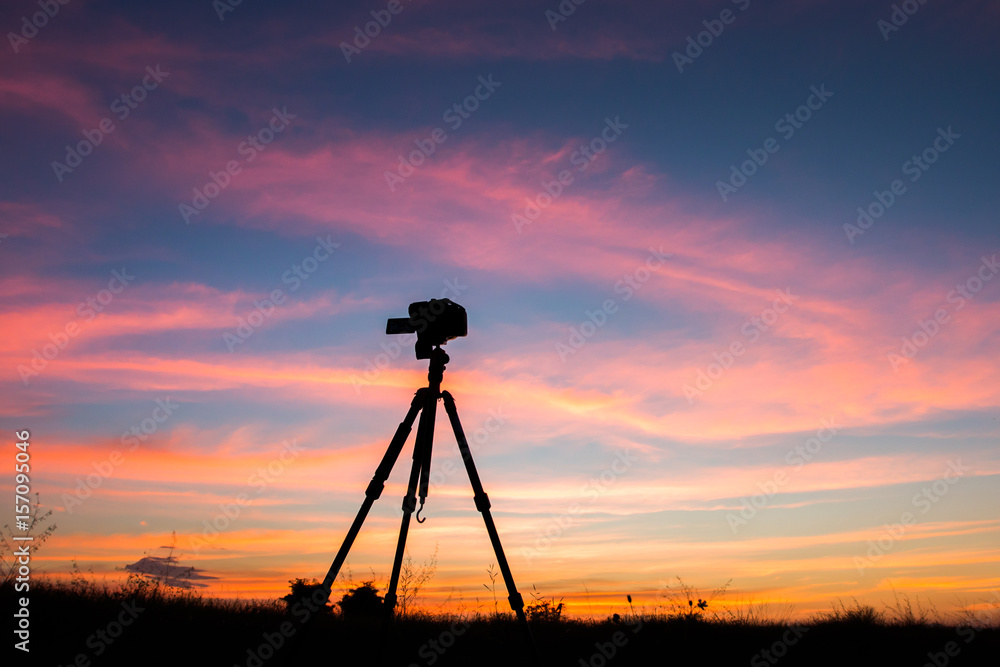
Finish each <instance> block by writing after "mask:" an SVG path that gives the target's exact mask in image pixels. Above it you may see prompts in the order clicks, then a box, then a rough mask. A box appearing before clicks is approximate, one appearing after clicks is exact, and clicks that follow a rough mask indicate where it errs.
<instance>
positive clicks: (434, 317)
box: [385, 299, 469, 359]
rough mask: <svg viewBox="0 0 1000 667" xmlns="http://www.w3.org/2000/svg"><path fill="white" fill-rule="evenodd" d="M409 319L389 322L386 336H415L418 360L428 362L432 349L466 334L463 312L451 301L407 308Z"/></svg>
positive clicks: (434, 300)
mask: <svg viewBox="0 0 1000 667" xmlns="http://www.w3.org/2000/svg"><path fill="white" fill-rule="evenodd" d="M409 313H410V316H409V317H394V318H390V319H389V321H388V322H386V323H385V332H386V333H387V334H408V333H415V334H417V345H416V352H417V359H430V358H431V349H432V348H434V347H435V346H438V345H444V344H445V343H447V342H448V341H449V340H452V339H454V338H458V337H459V336H467V335H468V334H469V323H468V319H467V318H466V314H465V308H462V307H461V306H460V305H458V304H457V303H455V302H453V301H452V300H451V299H431V300H430V301H415V302H413V303H411V304H410V308H409Z"/></svg>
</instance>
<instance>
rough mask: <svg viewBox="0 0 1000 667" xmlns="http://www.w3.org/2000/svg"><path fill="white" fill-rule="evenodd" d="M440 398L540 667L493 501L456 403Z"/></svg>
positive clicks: (447, 397) (449, 397)
mask: <svg viewBox="0 0 1000 667" xmlns="http://www.w3.org/2000/svg"><path fill="white" fill-rule="evenodd" d="M441 397H442V398H443V399H444V409H445V411H447V413H448V419H450V420H451V428H452V430H453V431H455V440H457V441H458V448H459V450H460V451H461V452H462V460H463V461H465V470H466V471H467V472H468V473H469V481H470V482H472V490H473V492H474V493H475V499H476V509H477V510H479V512H480V514H482V515H483V521H484V522H485V523H486V532H487V533H489V535H490V542H492V543H493V551H494V553H496V556H497V564H498V565H499V566H500V572H501V574H503V580H504V583H505V584H506V585H507V594H508V595H507V600H508V601H509V602H510V608H511V609H513V610H514V613H515V614H516V615H517V620H518V621H519V623H520V625H521V629H522V630H523V632H524V638H525V641H526V642H527V644H528V646H529V647H530V650H531V652H532V658H533V659H534V664H536V665H540V664H541V659H540V658H539V656H538V647H537V646H536V645H535V638H534V637H533V636H532V635H531V628H530V627H529V626H528V619H527V617H526V616H525V615H524V598H522V597H521V594H520V593H518V592H517V586H516V585H515V584H514V575H513V574H511V572H510V565H508V563H507V556H506V555H504V552H503V545H501V544H500V535H499V534H498V533H497V527H496V524H495V523H494V522H493V515H492V514H490V498H489V496H487V495H486V491H485V490H484V489H483V483H482V481H480V479H479V472H478V471H477V470H476V464H475V462H474V461H473V460H472V452H471V451H470V450H469V442H468V440H466V439H465V431H464V430H463V429H462V423H461V422H460V421H459V420H458V410H457V409H456V408H455V399H454V398H452V395H451V394H450V393H448V392H447V391H443V392H441Z"/></svg>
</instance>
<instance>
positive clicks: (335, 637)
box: [0, 573, 1000, 667]
mask: <svg viewBox="0 0 1000 667" xmlns="http://www.w3.org/2000/svg"><path fill="white" fill-rule="evenodd" d="M722 590H725V588H722V589H718V590H717V591H716V592H719V591H722ZM15 595H20V594H15V592H14V591H13V590H12V589H11V588H10V587H9V586H5V587H2V588H0V599H3V602H0V604H3V605H4V608H11V607H12V606H13V600H11V599H10V598H13V597H15ZM29 595H30V599H31V602H30V609H31V619H32V624H33V625H32V656H31V657H32V658H33V660H32V663H31V664H46V665H70V664H73V662H74V661H75V660H77V656H78V655H83V656H84V658H85V659H86V660H89V661H91V664H94V665H101V666H104V665H119V664H120V665H126V664H127V665H132V664H136V662H139V663H141V664H144V665H182V664H199V665H201V664H203V665H219V666H221V667H229V666H231V665H241V666H248V665H249V666H252V667H260V666H261V665H268V666H270V665H282V664H295V665H311V664H320V663H329V662H333V663H334V664H348V665H369V664H371V665H375V664H378V661H379V658H380V657H381V659H382V660H383V661H384V662H383V664H386V665H403V666H404V667H408V666H411V665H418V666H419V667H423V666H425V665H431V664H434V665H441V666H447V665H484V666H488V665H515V664H530V663H528V662H527V661H526V660H524V659H523V646H524V645H523V642H522V637H521V634H520V628H519V626H518V625H517V623H516V622H515V621H514V619H513V614H512V613H510V612H509V611H507V612H504V611H502V606H501V608H500V609H501V610H499V611H498V610H495V609H487V610H484V613H481V612H479V611H475V612H469V613H461V614H440V613H439V614H431V613H428V612H425V611H424V612H421V613H411V614H410V615H409V616H408V617H407V618H404V619H401V620H398V621H396V622H394V623H393V624H392V626H391V627H390V628H389V629H388V634H385V635H384V634H383V630H382V627H381V623H380V622H379V620H378V619H377V618H375V617H372V616H368V617H364V616H359V617H356V618H345V617H344V616H343V615H341V614H339V613H336V612H324V613H322V614H321V615H320V617H319V618H318V620H317V621H316V622H315V623H312V624H311V625H308V626H303V625H302V624H301V623H300V620H301V616H296V615H295V614H294V613H292V612H291V609H290V607H289V606H288V605H286V604H285V603H284V602H282V601H281V600H240V599H237V600H221V599H215V598H207V597H203V596H201V595H199V594H198V593H194V592H191V591H183V590H178V589H174V588H172V587H170V586H166V585H164V584H163V583H161V582H158V581H156V580H151V579H148V578H146V577H141V576H139V575H135V574H133V575H132V576H130V577H129V578H128V579H126V580H125V581H124V582H122V583H119V584H116V585H110V584H107V583H99V582H96V581H95V580H94V579H93V577H90V578H88V577H86V576H84V575H82V574H80V573H77V574H76V576H74V577H73V579H72V580H71V581H69V582H67V583H54V582H49V581H46V580H45V579H37V580H33V581H32V587H31V591H30V593H29ZM631 598H632V596H631V595H623V596H622V603H623V608H625V609H627V611H626V612H625V613H624V614H622V615H617V618H616V617H615V616H612V617H607V618H600V619H568V618H566V617H565V616H563V615H562V614H556V613H552V612H551V609H552V608H553V605H554V604H556V603H554V601H553V602H549V603H548V607H547V608H548V609H549V610H550V611H548V612H543V613H536V614H534V617H535V621H533V622H532V631H533V633H534V635H535V638H536V641H537V643H538V645H539V647H540V650H541V653H542V656H543V659H544V664H546V665H552V666H553V667H557V666H560V665H565V666H567V667H570V666H572V667H578V666H579V665H580V664H581V661H583V664H584V665H599V664H606V665H608V667H615V666H617V665H665V664H674V663H675V662H676V663H681V662H688V663H691V664H694V663H705V664H724V665H746V664H751V665H771V664H779V662H780V664H781V665H799V664H802V665H813V666H814V665H832V664H837V665H842V664H850V665H865V664H872V665H880V666H885V665H897V664H898V665H916V666H917V667H919V666H920V665H923V664H925V663H926V662H927V661H928V659H929V658H928V654H932V655H933V654H937V653H940V652H942V651H944V650H945V647H946V646H947V645H948V642H955V646H956V647H958V649H959V654H958V656H957V657H950V658H949V664H951V665H978V664H993V663H992V662H991V659H992V660H995V656H996V655H997V653H998V651H1000V627H998V626H1000V624H998V618H1000V614H998V611H1000V610H998V609H996V608H995V607H994V608H993V609H992V611H990V610H986V612H983V611H980V612H978V613H975V614H972V613H969V614H966V615H965V616H962V615H959V617H958V618H956V619H955V621H954V622H950V623H949V622H946V621H945V620H943V619H941V618H940V617H939V615H938V614H937V613H936V612H934V611H933V610H928V609H925V608H922V607H920V605H919V604H916V603H914V602H912V601H911V600H910V599H909V598H908V597H906V596H905V595H897V596H895V600H894V602H893V604H892V605H888V606H886V607H885V608H884V609H882V610H877V609H876V608H874V607H872V606H871V605H865V604H862V603H859V602H858V601H857V600H852V601H851V602H849V603H845V602H843V601H838V603H837V604H836V605H834V607H833V608H832V609H831V610H830V611H829V612H827V613H824V614H821V615H818V616H816V617H814V618H812V619H810V620H809V621H807V622H805V623H802V624H799V625H797V626H794V627H796V628H798V630H797V632H798V634H797V635H796V634H795V632H793V630H790V627H793V626H790V625H788V624H787V623H783V622H779V620H777V619H774V618H769V617H767V616H766V614H765V612H766V611H767V609H768V608H767V606H765V605H740V606H739V607H737V608H736V609H735V610H730V609H725V608H719V609H716V607H717V603H716V601H715V599H714V598H713V595H712V594H711V593H710V594H708V595H705V596H701V595H699V594H698V591H695V590H693V589H690V588H689V587H686V586H685V585H684V584H683V582H681V583H680V585H679V586H676V587H672V588H669V590H668V591H667V593H666V594H665V595H664V596H662V597H661V598H660V599H658V600H656V601H654V602H653V604H643V603H642V601H641V600H632V599H631ZM537 600H541V602H538V601H537ZM626 602H627V605H626ZM699 602H704V603H705V604H704V605H700V604H699ZM544 603H545V600H543V599H542V598H541V596H539V597H538V598H536V605H542V604H544ZM130 605H131V608H132V609H137V610H139V609H141V611H139V612H138V613H137V615H136V616H135V618H134V619H128V620H130V623H129V625H128V626H127V627H124V628H121V627H115V624H116V623H117V622H119V621H120V620H121V619H122V618H123V615H126V610H127V609H128V608H129V607H130ZM414 611H415V610H414ZM126 616H127V615H126ZM785 620H787V619H785ZM283 624H285V628H286V629H289V630H293V631H294V634H293V636H292V637H291V639H286V638H285V637H283V636H282V635H281V628H282V625H283ZM118 630H121V632H119V633H117V636H113V635H114V634H115V633H116V632H117V631H118ZM962 630H964V631H965V634H964V635H963V634H962V633H961V631H962ZM99 632H103V633H104V635H103V636H104V637H106V638H107V639H108V640H110V641H107V642H106V641H104V640H103V639H101V635H100V634H98V633H99ZM969 633H972V634H971V638H969V637H970V635H969ZM268 637H270V638H271V643H280V644H281V645H282V646H281V648H280V650H278V651H276V652H275V651H273V650H272V649H271V648H270V646H269V645H268V643H267V642H268V639H267V638H268ZM790 638H791V639H795V641H794V642H793V643H789V641H788V640H789V639H790ZM279 640H280V641H279ZM98 651H100V655H97V653H98ZM765 651H767V652H768V653H766V654H765V653H764V652H765ZM612 653H613V655H611V656H610V657H606V656H608V655H609V654H612ZM779 654H780V658H779V657H776V656H779ZM942 655H944V654H943V653H942ZM261 656H263V657H267V659H266V660H261V661H260V662H259V663H258V662H256V660H257V659H260V658H261ZM945 657H948V656H945ZM772 660H773V661H772Z"/></svg>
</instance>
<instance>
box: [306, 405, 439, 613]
mask: <svg viewBox="0 0 1000 667" xmlns="http://www.w3.org/2000/svg"><path fill="white" fill-rule="evenodd" d="M426 393H427V389H418V390H417V393H416V395H414V397H413V401H411V402H410V410H409V412H407V413H406V417H405V418H404V419H403V421H402V422H401V423H400V424H399V427H398V428H397V429H396V434H395V435H393V436H392V441H391V442H390V443H389V447H388V449H386V452H385V456H383V457H382V462H381V463H379V465H378V468H376V469H375V475H374V476H373V477H372V481H371V482H369V483H368V488H367V489H365V501H364V502H363V503H362V504H361V509H359V510H358V514H357V516H356V517H354V523H353V524H351V529H350V530H349V531H347V537H345V538H344V543H343V544H341V545H340V551H338V552H337V557H336V558H334V559H333V564H332V565H331V566H330V570H329V571H328V572H327V573H326V578H325V579H324V580H323V591H324V592H325V593H326V597H327V599H329V598H330V590H331V589H332V588H333V582H334V581H335V580H336V579H337V575H338V574H339V573H340V568H341V567H342V566H343V565H344V561H345V560H347V553H348V552H349V551H350V550H351V546H352V545H353V544H354V540H355V538H357V536H358V532H360V531H361V525H362V524H363V523H364V522H365V518H367V516H368V511H369V510H371V508H372V505H373V504H375V501H376V500H378V497H379V496H381V495H382V490H383V489H384V488H385V480H386V479H388V478H389V473H390V472H392V467H393V466H394V465H395V464H396V459H397V458H399V452H400V451H402V449H403V445H404V444H406V438H407V437H408V436H409V435H410V431H411V430H412V429H413V422H414V421H415V420H416V418H417V413H418V412H420V409H421V408H422V407H423V406H424V402H425V394H426Z"/></svg>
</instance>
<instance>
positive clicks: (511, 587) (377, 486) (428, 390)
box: [322, 346, 540, 665]
mask: <svg viewBox="0 0 1000 667" xmlns="http://www.w3.org/2000/svg"><path fill="white" fill-rule="evenodd" d="M448 360H449V359H448V355H447V353H446V352H445V351H444V350H442V349H441V347H440V346H436V347H434V349H433V350H432V351H431V353H430V368H429V370H428V372H427V381H428V385H427V386H426V387H422V388H420V389H418V390H417V393H416V395H414V397H413V401H412V402H411V403H410V410H409V411H408V412H407V413H406V417H405V418H404V419H403V421H402V422H401V423H400V425H399V427H398V428H397V429H396V434H395V435H394V436H393V437H392V441H391V442H390V443H389V447H388V449H386V452H385V455H384V456H383V457H382V462H381V463H379V465H378V468H376V470H375V475H374V476H373V477H372V480H371V482H369V483H368V488H367V489H365V500H364V502H363V503H362V504H361V508H360V509H359V510H358V514H357V516H356V517H354V523H353V524H351V528H350V530H348V531H347V537H345V538H344V543H343V544H342V545H341V546H340V551H338V552H337V556H336V558H334V559H333V564H332V565H331V566H330V570H329V572H327V573H326V578H325V579H324V580H323V586H322V590H323V591H324V592H325V593H326V595H327V598H329V595H330V590H331V588H332V587H333V582H334V581H335V580H336V579H337V575H338V574H339V573H340V568H341V567H342V566H343V564H344V561H345V560H346V559H347V554H348V552H349V551H350V550H351V545H353V544H354V539H355V538H356V537H357V536H358V532H359V531H360V530H361V526H362V524H364V522H365V518H366V517H367V516H368V511H369V510H370V509H371V508H372V505H373V504H374V503H375V501H376V500H377V499H378V498H379V496H381V495H382V490H383V489H384V488H385V481H386V479H388V477H389V473H390V472H392V467H393V466H394V465H395V463H396V459H397V458H399V453H400V452H401V451H402V449H403V445H404V444H406V438H407V437H408V436H409V435H410V431H411V430H412V428H413V422H414V421H415V420H416V418H417V413H418V412H419V413H420V423H419V424H418V426H417V439H416V443H415V445H414V448H413V464H412V466H411V467H410V480H409V484H408V485H407V487H406V496H405V497H404V498H403V521H402V524H401V525H400V527H399V541H398V542H397V543H396V555H395V558H394V559H393V562H392V576H391V577H390V579H389V590H388V591H387V592H386V594H385V598H384V601H383V604H384V606H385V613H386V620H389V619H391V618H392V616H393V613H394V610H395V607H396V588H397V586H398V584H399V574H400V569H401V568H402V564H403V552H404V550H405V548H406V535H407V533H408V532H409V530H410V517H411V515H412V514H413V513H414V510H416V505H417V494H418V493H419V496H420V510H422V509H423V506H424V501H425V500H426V499H427V487H428V483H429V481H430V467H431V448H432V446H433V441H434V417H435V413H436V412H437V401H438V398H441V399H444V409H445V411H446V412H447V413H448V419H449V420H450V421H451V428H452V430H453V431H454V432H455V440H457V441H458V448H459V450H460V451H461V453H462V460H463V461H464V462H465V469H466V471H467V472H468V474H469V481H470V482H471V483H472V490H473V492H474V493H475V502H476V509H477V510H478V511H479V512H480V513H481V514H482V515H483V521H484V522H485V523H486V532H487V533H489V536H490V542H492V543H493V551H494V552H495V553H496V557H497V563H498V564H499V566H500V572H501V573H502V574H503V580H504V583H505V584H506V585H507V593H508V596H507V600H508V601H509V602H510V608H511V609H513V610H514V613H515V614H516V615H517V619H518V622H519V624H520V626H521V629H522V631H523V632H524V638H525V641H526V642H527V645H528V647H529V649H530V651H531V653H532V656H533V659H534V664H536V665H538V664H540V661H539V658H538V650H537V647H536V646H535V641H534V638H533V637H532V636H531V629H530V628H529V627H528V619H527V617H526V616H525V614H524V599H523V598H522V597H521V594H520V593H518V592H517V587H516V586H515V584H514V576H513V575H512V574H511V572H510V565H508V563H507V557H506V556H505V555H504V551H503V546H502V545H501V544H500V536H499V535H498V534H497V528H496V524H495V523H494V522H493V515H492V514H490V499H489V496H487V495H486V491H485V490H483V483H482V482H481V481H480V480H479V473H478V472H477V471H476V464H475V463H474V462H473V460H472V452H471V451H470V450H469V443H468V441H467V440H466V439H465V431H463V430H462V424H461V422H460V421H459V420H458V411H457V409H456V408H455V399H454V398H452V396H451V394H450V393H448V392H447V391H441V380H442V379H443V378H444V367H445V364H447V363H448ZM418 485H419V491H418ZM420 510H417V511H416V514H417V523H423V522H424V521H425V519H421V518H420Z"/></svg>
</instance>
